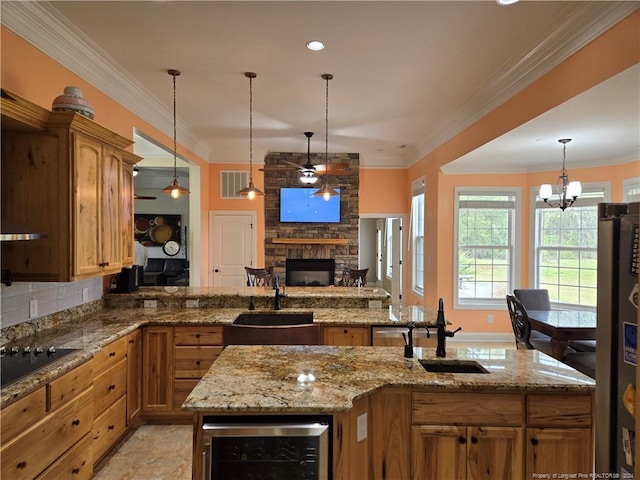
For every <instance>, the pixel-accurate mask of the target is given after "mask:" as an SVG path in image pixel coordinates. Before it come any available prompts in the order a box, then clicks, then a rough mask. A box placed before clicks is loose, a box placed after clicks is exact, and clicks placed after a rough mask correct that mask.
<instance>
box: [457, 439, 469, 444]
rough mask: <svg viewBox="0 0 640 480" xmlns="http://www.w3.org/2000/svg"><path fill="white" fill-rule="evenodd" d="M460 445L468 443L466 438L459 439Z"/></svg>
mask: <svg viewBox="0 0 640 480" xmlns="http://www.w3.org/2000/svg"><path fill="white" fill-rule="evenodd" d="M458 443H459V444H460V445H464V444H465V443H467V439H466V438H464V437H458Z"/></svg>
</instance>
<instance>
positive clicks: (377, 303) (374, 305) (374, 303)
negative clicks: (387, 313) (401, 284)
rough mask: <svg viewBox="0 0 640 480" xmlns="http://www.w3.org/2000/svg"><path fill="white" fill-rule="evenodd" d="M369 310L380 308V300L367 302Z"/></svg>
mask: <svg viewBox="0 0 640 480" xmlns="http://www.w3.org/2000/svg"><path fill="white" fill-rule="evenodd" d="M369 308H382V300H369Z"/></svg>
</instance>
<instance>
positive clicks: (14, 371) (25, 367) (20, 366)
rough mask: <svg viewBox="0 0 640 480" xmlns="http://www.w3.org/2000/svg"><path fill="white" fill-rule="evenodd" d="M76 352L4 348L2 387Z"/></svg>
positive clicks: (0, 358) (0, 364)
mask: <svg viewBox="0 0 640 480" xmlns="http://www.w3.org/2000/svg"><path fill="white" fill-rule="evenodd" d="M75 351H77V349H75V348H54V347H49V348H42V347H37V348H33V349H31V348H29V347H26V348H17V347H14V348H13V349H10V350H7V349H4V348H3V349H2V351H1V355H0V386H2V387H4V386H5V385H9V384H10V383H13V382H15V381H16V380H19V379H21V378H23V377H25V376H27V375H29V374H30V373H33V372H36V371H38V370H40V369H41V368H42V367H44V366H46V365H49V364H50V363H53V362H55V361H56V360H60V359H61V358H62V357H64V356H65V355H69V354H70V353H73V352H75Z"/></svg>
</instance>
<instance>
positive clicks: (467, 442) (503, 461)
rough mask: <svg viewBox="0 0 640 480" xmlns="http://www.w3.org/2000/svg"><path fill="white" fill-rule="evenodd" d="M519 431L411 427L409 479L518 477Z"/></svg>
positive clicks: (448, 426)
mask: <svg viewBox="0 0 640 480" xmlns="http://www.w3.org/2000/svg"><path fill="white" fill-rule="evenodd" d="M522 430H523V429H522V428H518V427H459V426H450V425H444V426H418V427H413V428H412V440H411V447H412V451H413V453H414V462H413V465H412V471H413V476H412V478H413V479H414V480H422V479H425V480H426V479H438V478H447V479H451V480H464V479H487V480H489V479H497V478H505V479H513V480H516V479H521V478H522V474H523V462H522V459H523V455H522V453H523V441H522V437H523V434H522Z"/></svg>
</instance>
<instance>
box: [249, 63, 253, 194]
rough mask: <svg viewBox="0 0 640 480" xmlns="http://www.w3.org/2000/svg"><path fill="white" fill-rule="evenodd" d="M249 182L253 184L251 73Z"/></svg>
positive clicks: (250, 95) (251, 88)
mask: <svg viewBox="0 0 640 480" xmlns="http://www.w3.org/2000/svg"><path fill="white" fill-rule="evenodd" d="M249 184H250V185H251V184H253V76H251V75H249Z"/></svg>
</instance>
